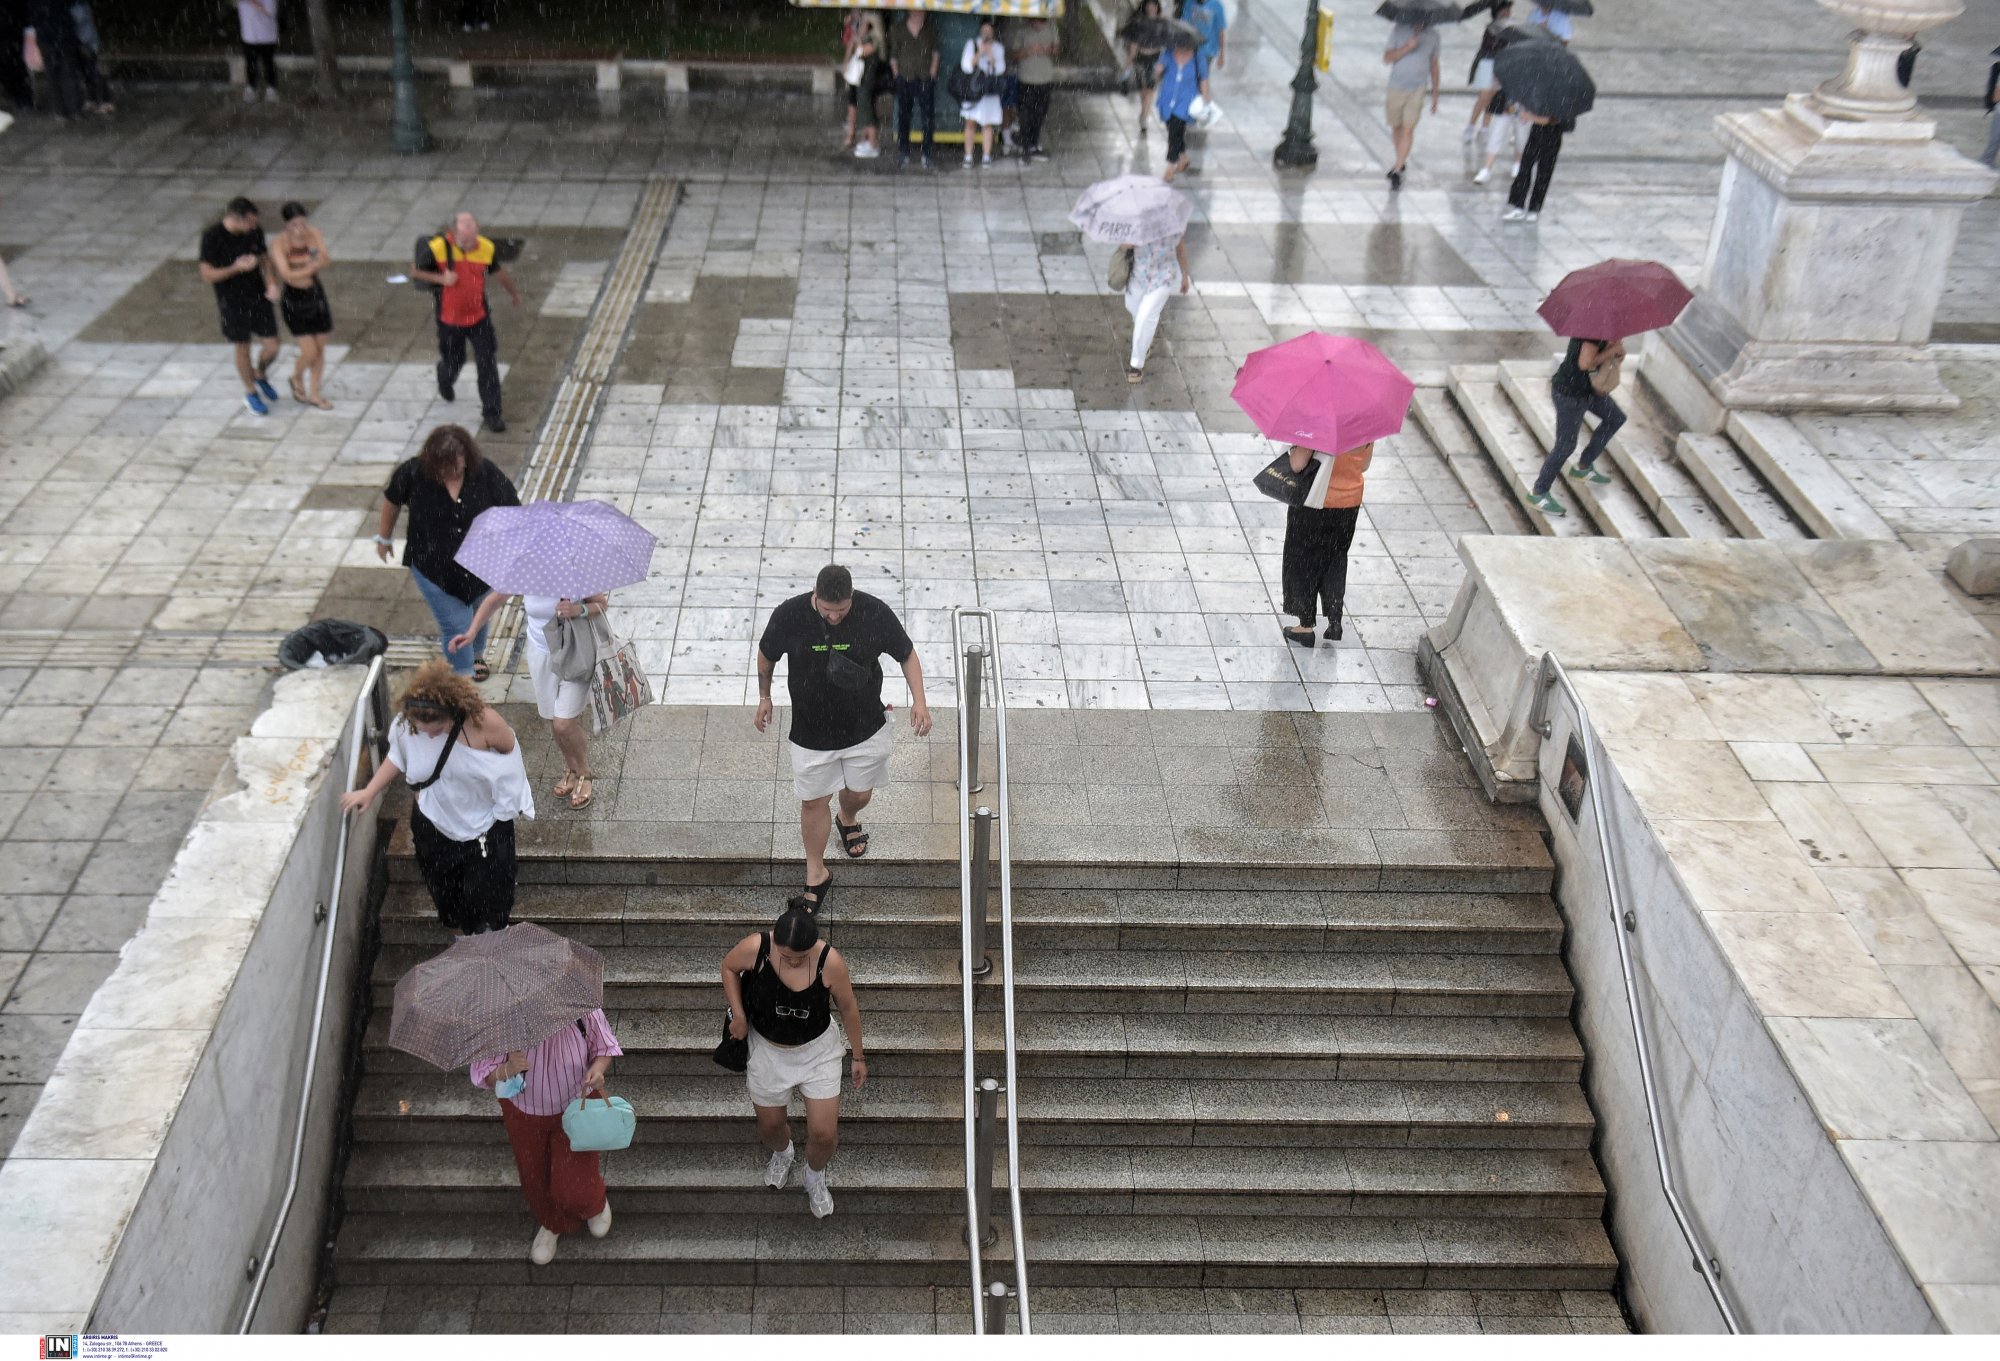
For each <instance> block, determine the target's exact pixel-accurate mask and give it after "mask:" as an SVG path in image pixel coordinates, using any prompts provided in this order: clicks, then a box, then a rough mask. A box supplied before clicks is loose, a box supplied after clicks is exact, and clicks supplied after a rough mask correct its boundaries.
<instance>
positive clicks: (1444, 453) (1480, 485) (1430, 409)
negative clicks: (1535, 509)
mask: <svg viewBox="0 0 2000 1361" xmlns="http://www.w3.org/2000/svg"><path fill="white" fill-rule="evenodd" d="M1410 412H1411V414H1412V415H1414V416H1415V417H1416V418H1417V425H1418V427H1419V428H1420V429H1422V430H1423V432H1424V434H1425V435H1426V436H1428V437H1429V439H1430V442H1431V445H1432V447H1433V448H1435V449H1436V450H1437V451H1438V455H1439V456H1440V457H1441V458H1443V459H1444V463H1445V467H1447V468H1449V469H1450V470H1451V475H1452V476H1453V477H1455V478H1457V479H1458V485H1459V486H1460V487H1461V488H1463V489H1464V491H1465V494H1466V496H1467V497H1469V498H1471V501H1472V507H1473V509H1474V510H1476V511H1477V512H1479V518H1480V519H1481V520H1482V521H1484V522H1485V525H1486V529H1487V532H1489V533H1492V534H1514V535H1520V534H1532V533H1534V532H1535V529H1534V526H1533V525H1531V524H1530V523H1529V522H1528V515H1527V512H1526V510H1525V509H1523V507H1522V506H1521V504H1520V502H1519V501H1517V500H1516V499H1515V498H1514V497H1513V495H1511V494H1510V493H1509V492H1508V490H1507V484H1506V483H1505V482H1503V481H1501V478H1500V474H1499V473H1498V472H1497V471H1495V469H1494V467H1493V464H1492V463H1491V462H1490V461H1489V460H1488V459H1487V457H1486V454H1485V451H1484V450H1482V449H1481V448H1480V447H1479V439H1478V437H1477V436H1476V435H1474V434H1473V433H1472V430H1471V429H1470V428H1469V427H1468V426H1467V425H1466V423H1465V420H1464V418H1463V417H1461V416H1460V415H1459V413H1458V411H1457V409H1456V408H1455V407H1454V406H1453V405H1452V402H1451V397H1450V395H1449V393H1447V392H1446V391H1445V389H1443V388H1433V387H1423V388H1418V389H1417V395H1416V399H1415V400H1414V401H1413V402H1411V404H1410Z"/></svg>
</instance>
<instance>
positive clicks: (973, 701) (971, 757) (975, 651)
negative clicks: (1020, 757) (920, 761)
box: [958, 643, 986, 794]
mask: <svg viewBox="0 0 2000 1361" xmlns="http://www.w3.org/2000/svg"><path fill="white" fill-rule="evenodd" d="M985 677H986V646H985V644H983V643H968V644H967V645H966V648H965V692H964V693H965V769H964V770H961V771H960V772H959V773H958V774H959V778H960V779H962V780H964V781H965V788H966V790H967V792H968V793H973V794H977V793H979V792H981V791H982V790H984V789H985V788H986V786H985V785H983V784H981V783H979V705H980V702H981V701H982V700H983V699H984V698H985V697H986V696H985V692H984V686H985Z"/></svg>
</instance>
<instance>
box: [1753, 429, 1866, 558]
mask: <svg viewBox="0 0 2000 1361" xmlns="http://www.w3.org/2000/svg"><path fill="white" fill-rule="evenodd" d="M1727 430H1728V434H1729V438H1730V439H1732V440H1734V441H1735V443H1736V448H1737V451H1738V452H1739V453H1741V454H1742V455H1743V458H1744V460H1745V461H1746V462H1748V463H1749V464H1750V466H1751V467H1753V468H1755V469H1756V470H1757V472H1758V474H1759V475H1760V476H1762V477H1763V479H1764V481H1765V482H1766V483H1767V484H1769V486H1770V488H1771V490H1772V491H1774V492H1775V493H1777V495H1778V497H1779V499H1781V500H1782V501H1783V502H1784V503H1785V505H1786V507H1787V508H1788V509H1790V511H1791V512H1792V514H1793V515H1795V516H1797V517H1798V519H1799V520H1800V521H1801V522H1802V523H1804V525H1805V527H1806V528H1807V529H1809V530H1811V531H1812V533H1813V534H1814V535H1815V536H1816V537H1818V538H1822V539H1887V540H1889V541H1891V542H1894V541H1895V539H1896V531H1895V530H1893V529H1891V528H1890V527H1889V523H1888V521H1886V520H1884V519H1883V518H1882V517H1881V516H1880V515H1878V514H1876V513H1875V508H1874V507H1873V506H1871V505H1869V504H1868V498H1867V497H1865V496H1863V495H1862V494H1861V492H1860V491H1858V490H1857V489H1856V488H1855V487H1854V485H1853V484H1852V483H1851V482H1849V481H1848V480H1847V477H1846V476H1845V474H1843V473H1842V472H1841V471H1840V469H1839V468H1837V467H1835V466H1834V464H1833V461H1832V460H1831V459H1829V458H1828V457H1827V456H1826V455H1825V454H1823V453H1821V452H1820V451H1819V449H1818V448H1817V446H1815V445H1814V444H1813V442H1812V441H1811V440H1809V439H1808V438H1806V436H1805V435H1804V434H1803V433H1801V432H1800V430H1799V428H1798V427H1797V426H1796V425H1794V424H1792V422H1791V420H1790V419H1789V418H1788V417H1786V416H1783V415H1780V414H1778V413H1777V412H1770V411H1732V412H1730V413H1729V424H1728V426H1727Z"/></svg>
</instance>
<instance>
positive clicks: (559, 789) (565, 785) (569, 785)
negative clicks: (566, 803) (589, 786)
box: [549, 771, 581, 799]
mask: <svg viewBox="0 0 2000 1361" xmlns="http://www.w3.org/2000/svg"><path fill="white" fill-rule="evenodd" d="M579 783H581V781H579V780H578V779H577V778H576V776H574V775H572V774H570V773H569V772H568V771H564V772H563V777H562V778H561V779H560V780H557V781H556V782H555V786H554V787H553V788H551V789H550V790H549V793H551V794H553V795H555V796H556V797H557V798H559V799H566V798H568V797H569V796H570V795H572V794H574V793H575V792H576V787H577V785H578V784H579Z"/></svg>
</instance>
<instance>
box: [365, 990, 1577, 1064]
mask: <svg viewBox="0 0 2000 1361" xmlns="http://www.w3.org/2000/svg"><path fill="white" fill-rule="evenodd" d="M721 1012H722V1008H721V1007H720V1006H716V1007H715V1008H714V1009H713V1010H712V1011H706V1012H703V1011H658V1010H634V1011H616V1012H613V1013H611V1022H612V1027H613V1029H614V1030H615V1031H616V1032H617V1035H618V1040H619V1043H620V1045H621V1046H623V1048H624V1050H625V1057H624V1058H623V1059H621V1060H620V1067H621V1068H623V1069H624V1070H625V1071H626V1072H628V1073H671V1072H680V1073H686V1072H705V1071H712V1067H711V1059H710V1057H709V1056H710V1054H711V1053H712V1052H713V1051H714V1049H715V1044H716V1041H717V1039H718V1037H719V1036H720V1034H721ZM864 1017H865V1020H864V1025H865V1029H866V1036H867V1045H868V1054H869V1058H870V1060H871V1064H873V1065H877V1066H880V1067H881V1068H883V1069H885V1070H891V1069H893V1070H894V1071H897V1072H900V1073H904V1074H909V1075H912V1076H940V1075H944V1074H948V1073H957V1072H962V1071H963V1069H964V1045H963V1039H962V1029H961V1026H962V1022H961V1019H960V1016H959V1014H958V1012H957V1011H956V1010H954V1011H950V1012H931V1011H873V1012H869V1013H864ZM976 1036H977V1043H978V1047H979V1049H980V1050H982V1051H984V1052H987V1053H993V1054H997V1053H998V1052H999V1049H1000V1031H999V1018H998V1016H997V1015H992V1014H987V1015H982V1016H980V1017H979V1018H978V1022H977V1031H976ZM388 1037H389V1018H388V1012H387V1009H386V1008H377V1009H376V1010H375V1012H374V1014H373V1015H371V1016H370V1017H369V1020H368V1028H367V1032H366V1035H365V1038H364V1040H363V1045H364V1059H365V1061H366V1063H367V1064H368V1067H369V1069H370V1071H373V1072H385V1073H386V1072H397V1071H400V1072H421V1071H425V1070H427V1069H429V1068H430V1065H428V1064H426V1063H424V1061H423V1060H421V1059H418V1058H415V1057H412V1056H410V1055H406V1054H403V1053H401V1052H400V1051H397V1050H392V1049H390V1048H389V1045H388ZM1015 1038H1016V1049H1017V1051H1018V1053H1019V1055H1020V1063H1021V1072H1022V1073H1023V1074H1024V1075H1034V1076H1052V1077H1054V1076H1063V1077H1097V1076H1107V1077H1109V1076H1126V1077H1166V1078H1172V1077H1244V1076H1270V1077H1286V1078H1320V1079H1332V1078H1344V1079H1369V1080H1396V1079H1402V1078H1422V1079H1434V1080H1440V1081H1470V1082H1491V1081H1528V1082H1567V1081H1575V1080H1576V1079H1577V1077H1578V1076H1580V1074H1581V1071H1582V1062H1583V1049H1582V1046H1581V1045H1579V1044H1578V1042H1577V1039H1576V1034H1575V1032H1574V1030H1572V1028H1571V1027H1570V1023H1569V1020H1568V1018H1567V1017H1562V1018H1556V1017H1533V1016H1520V1017H1515V1016H1507V1017H1486V1016H1454V1017H1435V1016H1287V1015H1276V1016H1272V1015H1264V1016H1245V1015H1233V1014H1206V1015H1196V1014H1186V1013H1158V1014H1141V1015H1133V1016H1119V1015H1115V1014H1091V1013H1088V1012H1073V1013H1066V1014H1059V1015H1035V1014H1027V1015H1022V1016H1020V1017H1019V1018H1018V1024H1017V1026H1016V1030H1015Z"/></svg>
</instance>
